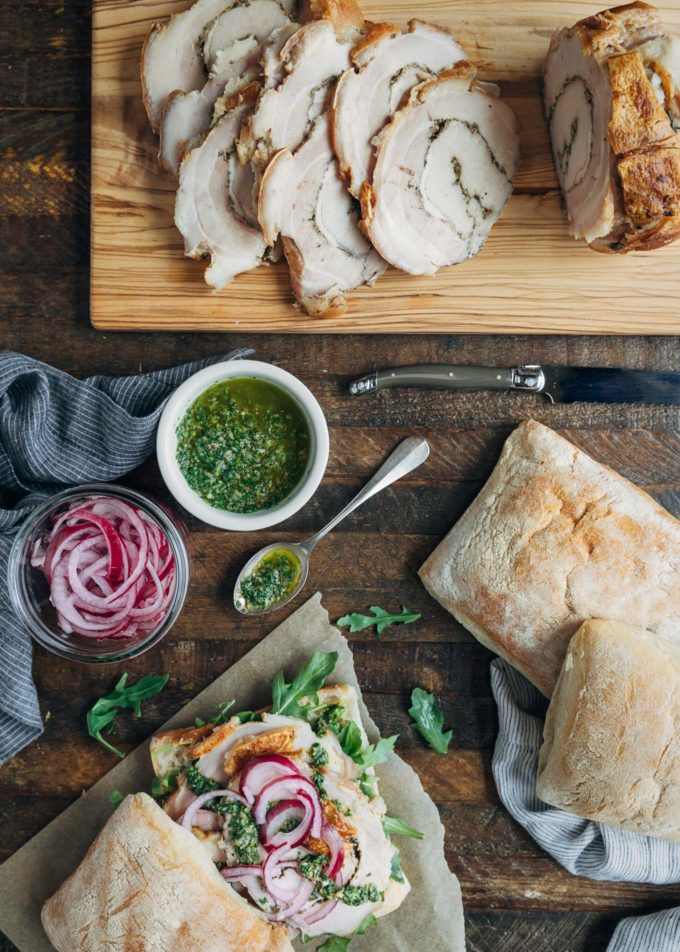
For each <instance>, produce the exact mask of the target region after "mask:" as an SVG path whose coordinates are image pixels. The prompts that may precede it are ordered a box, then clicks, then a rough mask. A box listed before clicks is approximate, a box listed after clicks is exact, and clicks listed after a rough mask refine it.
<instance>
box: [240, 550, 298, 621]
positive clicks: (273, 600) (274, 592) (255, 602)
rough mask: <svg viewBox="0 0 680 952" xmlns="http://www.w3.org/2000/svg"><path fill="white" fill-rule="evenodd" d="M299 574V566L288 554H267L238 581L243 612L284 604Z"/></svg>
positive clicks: (294, 558) (274, 552) (286, 551)
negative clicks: (246, 609) (243, 607)
mask: <svg viewBox="0 0 680 952" xmlns="http://www.w3.org/2000/svg"><path fill="white" fill-rule="evenodd" d="M300 571H301V566H300V562H299V560H298V559H297V557H296V556H295V555H294V554H293V553H292V552H291V551H290V550H288V549H274V550H273V551H271V552H268V553H267V554H266V555H265V556H264V557H263V558H262V559H260V561H259V562H258V563H257V565H256V566H255V568H254V569H253V571H252V572H250V574H249V575H246V577H245V578H244V579H242V581H241V595H242V596H243V599H244V601H245V603H246V608H248V609H251V610H252V609H254V608H268V607H269V606H270V605H276V604H278V602H282V601H284V600H285V599H286V598H288V596H289V595H291V594H292V592H293V589H294V588H295V586H296V585H297V582H298V579H299V578H300Z"/></svg>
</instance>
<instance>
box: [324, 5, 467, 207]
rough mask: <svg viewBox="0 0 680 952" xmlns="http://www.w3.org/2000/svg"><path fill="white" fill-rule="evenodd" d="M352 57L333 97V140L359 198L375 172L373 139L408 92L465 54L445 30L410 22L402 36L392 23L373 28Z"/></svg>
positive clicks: (372, 26)
mask: <svg viewBox="0 0 680 952" xmlns="http://www.w3.org/2000/svg"><path fill="white" fill-rule="evenodd" d="M351 59H352V66H351V68H350V69H348V70H345V72H344V73H343V74H342V76H341V77H340V80H339V81H338V84H337V86H336V89H335V94H334V96H333V105H332V108H331V136H332V139H333V146H334V148H335V154H336V155H337V157H338V162H339V163H340V174H341V175H342V176H343V178H344V179H345V181H346V182H347V185H348V187H349V190H350V191H351V192H352V194H353V195H355V196H356V197H357V198H358V197H359V192H360V190H361V186H362V185H363V183H364V182H365V181H367V180H370V178H371V174H372V172H373V145H372V143H373V139H374V137H375V136H376V135H377V134H378V132H380V130H381V129H382V128H383V126H384V125H385V123H386V122H387V121H388V119H389V118H390V116H391V115H392V113H393V112H394V111H395V110H396V109H398V108H399V105H400V103H401V101H402V99H403V97H404V95H405V93H407V92H408V91H409V90H410V89H411V88H412V87H413V86H415V85H416V84H417V83H420V82H422V81H423V80H424V79H427V78H428V77H433V76H436V75H437V73H440V72H441V71H442V70H443V69H446V68H447V67H451V66H454V65H455V64H456V63H458V62H459V61H460V60H463V59H465V53H464V52H463V50H462V48H461V47H460V46H459V45H458V43H456V41H455V40H454V38H453V37H452V36H451V34H450V33H448V32H447V31H446V30H443V29H441V27H436V26H431V25H430V24H429V23H423V22H422V21H420V20H411V21H410V22H409V24H408V29H407V30H405V31H403V32H402V31H401V30H400V28H399V27H397V26H394V25H393V24H391V23H376V24H372V25H371V27H370V28H369V30H368V31H367V35H366V38H365V39H363V40H362V41H361V42H360V43H359V44H358V46H356V47H355V48H354V49H353V50H352V52H351Z"/></svg>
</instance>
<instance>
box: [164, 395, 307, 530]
mask: <svg viewBox="0 0 680 952" xmlns="http://www.w3.org/2000/svg"><path fill="white" fill-rule="evenodd" d="M310 448H311V437H310V432H309V426H308V424H307V420H306V418H305V415H304V413H303V411H302V409H301V407H300V406H299V405H298V404H297V403H296V401H295V400H294V399H293V398H292V397H291V396H290V395H289V394H288V393H286V391H285V390H282V389H281V388H280V387H277V386H276V385H275V384H273V383H269V381H268V380H261V379H259V378H256V377H232V378H230V379H228V380H223V381H221V382H220V383H216V384H214V385H213V386H212V387H209V388H208V389H207V390H206V391H205V393H202V394H201V395H200V396H198V397H197V398H196V399H195V400H194V402H193V403H192V404H191V406H190V407H189V409H188V410H187V411H186V413H185V414H184V416H183V417H182V419H181V420H180V422H179V424H178V426H177V463H178V465H179V468H180V470H181V472H182V474H183V476H184V478H185V479H186V481H187V483H188V484H189V486H191V488H192V489H193V490H194V491H195V492H197V493H198V495H199V496H201V498H202V499H204V500H205V501H206V502H207V503H209V504H210V505H211V506H214V507H215V508H216V509H225V510H227V511H229V512H237V513H247V512H259V511H261V510H264V509H271V508H272V507H274V506H278V505H279V503H281V502H283V501H284V499H286V498H287V497H288V496H290V494H291V493H292V491H293V490H294V489H295V487H296V486H297V484H298V483H299V482H300V480H301V479H302V477H303V475H304V473H305V470H306V469H307V464H308V462H309V455H310Z"/></svg>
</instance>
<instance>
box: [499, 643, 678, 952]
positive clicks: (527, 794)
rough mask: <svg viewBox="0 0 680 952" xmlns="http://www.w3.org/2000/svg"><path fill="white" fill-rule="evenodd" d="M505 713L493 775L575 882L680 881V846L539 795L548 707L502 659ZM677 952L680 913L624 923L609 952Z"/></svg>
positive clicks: (513, 810)
mask: <svg viewBox="0 0 680 952" xmlns="http://www.w3.org/2000/svg"><path fill="white" fill-rule="evenodd" d="M491 689H492V691H493V695H494V698H495V699H496V705H497V707H498V738H497V740H496V747H495V749H494V754H493V761H492V770H493V775H494V779H495V781H496V787H497V789H498V794H499V796H500V798H501V800H502V802H503V804H504V805H505V807H506V809H507V810H508V812H509V813H510V814H511V815H512V816H513V817H514V818H515V820H517V822H518V823H519V824H520V825H521V826H523V827H524V829H525V830H526V831H527V832H528V833H529V834H530V835H531V836H532V837H533V838H534V839H535V840H536V842H537V843H538V844H539V846H541V847H542V848H543V849H544V850H545V851H546V852H547V853H550V855H551V856H553V857H554V858H555V859H556V860H557V862H558V863H560V864H561V865H562V866H564V867H565V869H567V870H569V872H570V873H573V874H574V875H575V876H587V877H589V878H590V879H600V880H606V881H610V882H617V881H620V882H636V883H654V884H661V883H678V882H680V844H677V843H668V842H666V841H664V840H659V839H655V838H654V837H652V836H641V835H640V834H639V833H631V832H628V831H627V830H619V829H616V828H614V827H609V826H605V825H604V824H601V823H595V822H593V821H591V820H583V819H581V818H580V817H577V816H573V815H572V814H570V813H567V812H565V811H564V810H558V809H557V808H555V807H551V806H549V805H548V804H547V803H543V802H542V801H541V800H539V799H538V797H537V796H536V773H537V770H538V752H539V750H540V747H541V742H542V740H543V721H544V718H545V712H546V710H547V707H548V702H547V700H546V699H545V698H544V697H543V695H542V694H541V693H540V691H538V690H537V689H536V688H535V687H534V686H533V685H532V684H530V682H529V681H527V679H526V678H525V677H523V675H521V674H520V673H519V672H518V671H516V670H515V669H514V668H513V667H512V666H511V665H509V664H508V663H507V662H506V661H503V660H502V659H500V658H497V659H495V660H494V661H492V662H491ZM645 950H649V952H678V950H680V909H675V910H670V911H669V912H666V913H655V914H654V915H651V916H644V917H642V918H639V919H625V920H624V921H623V922H621V923H620V924H619V926H618V927H617V930H616V932H615V934H614V936H613V938H612V941H611V943H610V945H609V948H608V952H645Z"/></svg>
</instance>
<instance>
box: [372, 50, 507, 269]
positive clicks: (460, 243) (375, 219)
mask: <svg viewBox="0 0 680 952" xmlns="http://www.w3.org/2000/svg"><path fill="white" fill-rule="evenodd" d="M518 128H519V126H518V122H517V117H516V116H515V114H514V112H513V111H512V109H511V108H510V107H509V106H508V105H506V104H505V103H504V102H502V100H501V99H500V97H499V94H498V88H497V87H496V86H494V85H492V84H490V83H480V82H478V81H477V80H476V78H475V70H474V69H473V67H471V66H470V65H469V64H468V63H459V64H458V66H456V67H454V68H453V69H450V70H445V71H444V72H442V73H441V74H440V75H439V76H438V77H437V78H436V79H431V80H427V81H425V82H423V83H421V84H420V85H419V86H416V87H415V88H414V89H413V90H412V91H411V93H410V95H409V97H408V99H407V101H406V102H405V104H404V105H403V106H402V107H401V109H399V110H398V111H397V112H396V113H395V114H394V116H393V117H392V119H391V121H390V122H389V123H388V124H387V125H386V126H385V128H384V129H383V130H382V132H381V133H380V134H379V135H378V136H377V138H376V139H375V143H376V150H377V151H376V158H375V168H374V171H373V180H372V182H371V183H370V184H369V183H368V182H365V183H364V185H363V187H362V190H361V209H362V213H363V220H362V222H361V225H360V227H361V228H362V230H363V231H364V232H365V234H366V235H367V236H368V237H369V238H370V240H371V241H372V243H373V245H374V246H375V248H376V249H377V250H378V251H379V252H380V254H381V255H382V256H383V258H385V259H386V260H387V261H389V262H390V264H393V265H394V267H395V268H400V269H401V270H402V271H406V272H408V273H409V274H434V273H435V272H436V271H438V269H439V268H442V267H444V266H446V265H451V264H458V263H459V262H461V261H465V260H466V259H467V258H471V257H473V256H474V255H476V254H477V253H478V252H479V251H480V249H481V247H482V245H483V244H484V242H485V240H486V238H487V236H488V234H489V232H490V231H491V228H492V226H493V224H494V223H495V222H496V220H497V218H498V216H499V215H500V213H501V212H502V210H503V208H504V206H505V203H506V202H507V200H508V199H509V197H510V195H511V193H512V183H513V180H514V177H515V173H516V171H517V165H518V162H519V137H518Z"/></svg>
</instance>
